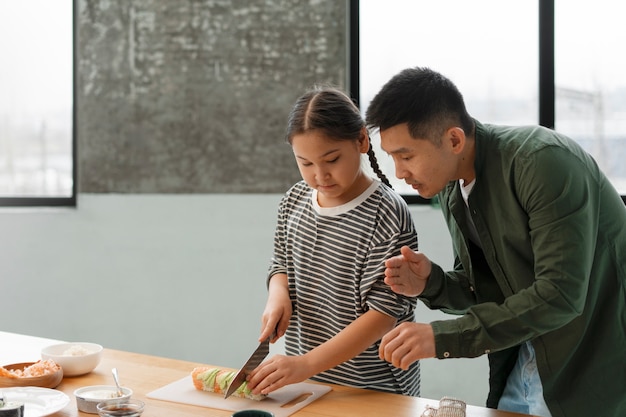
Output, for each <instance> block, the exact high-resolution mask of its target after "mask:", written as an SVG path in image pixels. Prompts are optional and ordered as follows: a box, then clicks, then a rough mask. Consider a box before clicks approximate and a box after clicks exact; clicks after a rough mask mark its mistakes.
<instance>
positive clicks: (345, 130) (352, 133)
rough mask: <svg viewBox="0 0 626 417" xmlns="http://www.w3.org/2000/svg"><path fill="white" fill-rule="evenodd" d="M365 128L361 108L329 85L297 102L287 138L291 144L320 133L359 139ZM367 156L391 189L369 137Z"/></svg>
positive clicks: (320, 87)
mask: <svg viewBox="0 0 626 417" xmlns="http://www.w3.org/2000/svg"><path fill="white" fill-rule="evenodd" d="M364 127H365V121H364V120H363V117H362V116H361V112H360V111H359V108H358V107H357V106H356V105H355V104H354V102H353V101H352V100H351V99H350V97H348V95H347V94H345V93H344V92H342V91H341V90H339V89H337V88H334V87H329V86H315V87H313V88H312V89H310V90H309V91H307V92H306V93H305V94H303V95H302V96H300V98H298V99H297V100H296V103H295V104H294V106H293V109H292V110H291V113H290V114H289V120H288V122H287V134H286V139H287V142H288V143H289V144H291V141H292V139H293V137H294V136H295V135H300V134H303V133H306V132H310V131H313V130H320V131H322V132H324V134H325V135H326V136H328V137H329V138H331V139H333V140H337V141H339V140H354V141H356V140H358V139H359V138H360V137H361V132H362V131H363V128H364ZM367 140H368V142H369V149H368V150H367V156H368V158H369V162H370V166H371V167H372V169H373V170H374V172H375V173H376V175H377V176H378V178H380V180H381V181H382V182H383V183H384V184H386V185H387V186H389V187H391V184H390V183H389V180H388V179H387V177H386V176H385V174H383V172H382V171H381V170H380V167H379V165H378V160H377V159H376V155H375V154H374V150H373V149H372V142H371V140H370V138H369V135H368V137H367Z"/></svg>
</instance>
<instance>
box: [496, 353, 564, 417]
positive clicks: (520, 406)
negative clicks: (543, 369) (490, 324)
mask: <svg viewBox="0 0 626 417" xmlns="http://www.w3.org/2000/svg"><path fill="white" fill-rule="evenodd" d="M498 410H505V411H514V412H516V413H525V414H533V415H536V416H541V417H552V414H550V410H548V406H547V405H546V402H545V400H544V399H543V385H541V379H540V378H539V372H538V371H537V361H536V360H535V349H533V346H532V345H531V344H530V342H526V343H524V344H523V345H522V346H520V350H519V355H518V357H517V363H516V364H515V367H513V370H512V371H511V374H510V375H509V378H508V379H507V381H506V387H505V388H504V393H503V394H502V397H501V398H500V402H499V403H498Z"/></svg>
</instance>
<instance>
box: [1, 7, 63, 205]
mask: <svg viewBox="0 0 626 417" xmlns="http://www.w3.org/2000/svg"><path fill="white" fill-rule="evenodd" d="M72 14H73V4H72V1H71V0H19V1H0V53H1V54H2V65H0V92H1V93H0V197H71V196H72V193H73V190H72V186H73V161H72V146H73V136H72V135H73V126H72V124H73V116H72V111H73V109H72V105H73V16H72Z"/></svg>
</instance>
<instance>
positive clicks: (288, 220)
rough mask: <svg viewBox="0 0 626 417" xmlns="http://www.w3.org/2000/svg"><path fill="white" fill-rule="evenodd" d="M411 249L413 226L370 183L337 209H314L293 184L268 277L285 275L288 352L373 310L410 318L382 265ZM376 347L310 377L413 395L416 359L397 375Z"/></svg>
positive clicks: (311, 195)
mask: <svg viewBox="0 0 626 417" xmlns="http://www.w3.org/2000/svg"><path fill="white" fill-rule="evenodd" d="M404 245H408V246H409V247H411V248H412V249H413V250H417V234H416V232H415V226H414V224H413V220H412V218H411V215H410V213H409V210H408V207H407V205H406V203H405V202H404V200H403V199H402V198H401V197H400V196H399V195H397V194H396V193H395V192H394V191H393V190H391V189H390V188H388V187H387V186H386V185H384V184H382V183H380V182H378V181H374V183H373V184H372V185H371V186H370V187H369V188H368V189H367V190H366V191H365V192H364V193H363V194H362V195H360V196H359V197H357V198H355V199H354V200H352V201H350V202H349V203H346V204H344V205H342V206H338V207H330V208H324V207H320V206H319V205H318V204H317V192H316V190H313V189H311V188H310V187H309V186H308V185H307V184H306V183H305V182H304V181H301V182H298V183H297V184H295V185H294V186H293V187H292V188H291V189H290V190H289V191H287V193H286V194H285V196H284V197H283V199H282V200H281V203H280V205H279V210H278V221H277V226H276V233H275V236H274V255H273V258H272V264H271V266H270V268H269V274H268V277H270V278H271V277H272V276H273V275H274V274H277V273H285V274H287V276H288V281H289V292H290V296H291V300H292V303H293V307H294V309H293V310H294V311H293V315H292V317H291V322H290V325H289V328H288V330H287V333H286V335H285V347H286V353H287V354H288V355H301V354H304V353H306V352H308V351H310V350H312V349H313V348H315V347H316V346H318V345H320V344H322V343H324V342H326V341H327V340H329V339H330V338H332V337H333V336H335V335H336V334H337V333H339V332H340V331H341V330H342V329H344V328H345V327H346V326H348V325H349V324H350V323H352V322H353V321H354V320H355V319H356V318H357V317H359V316H361V315H362V314H364V313H365V312H366V311H368V310H369V309H374V310H377V311H379V312H382V313H384V314H387V315H389V316H392V317H395V318H396V319H397V321H398V323H400V322H405V321H414V318H415V316H414V309H415V302H416V299H415V298H411V297H404V296H401V295H398V294H396V293H394V292H393V291H391V289H390V288H389V287H388V286H387V285H386V284H385V283H384V282H383V279H384V270H385V266H384V262H385V260H386V259H388V258H390V257H392V256H395V255H398V254H399V253H400V247H402V246H404ZM378 347H379V342H376V343H375V344H373V345H372V346H370V347H369V348H367V349H366V350H365V351H364V352H362V353H361V354H359V355H358V356H356V357H354V358H353V359H351V360H349V361H347V362H344V363H342V364H340V365H338V366H336V367H334V368H332V369H330V370H328V371H325V372H322V373H319V374H317V375H316V376H314V377H313V378H312V379H314V380H317V381H321V382H329V383H334V384H341V385H346V386H351V387H359V388H369V389H376V390H380V391H387V392H394V393H398V394H404V395H412V396H418V395H419V386H420V373H419V362H415V363H414V364H413V365H412V366H411V367H410V369H409V370H407V371H403V370H401V369H399V368H396V367H394V366H393V365H391V364H390V363H388V362H386V361H383V360H381V359H380V358H379V357H378Z"/></svg>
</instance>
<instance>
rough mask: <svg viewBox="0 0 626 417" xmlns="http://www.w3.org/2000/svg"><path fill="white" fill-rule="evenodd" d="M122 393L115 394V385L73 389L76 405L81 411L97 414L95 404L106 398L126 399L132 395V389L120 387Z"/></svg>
mask: <svg viewBox="0 0 626 417" xmlns="http://www.w3.org/2000/svg"><path fill="white" fill-rule="evenodd" d="M122 392H123V393H124V395H123V396H122V397H118V396H117V387H116V386H115V385H91V386H88V387H82V388H78V389H77V390H76V391H74V396H75V397H76V406H77V407H78V410H79V411H82V412H83V413H91V414H98V410H97V408H96V406H97V405H98V404H99V403H101V402H103V401H107V400H113V399H115V400H127V399H129V398H130V397H131V395H133V390H131V389H130V388H126V387H122Z"/></svg>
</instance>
